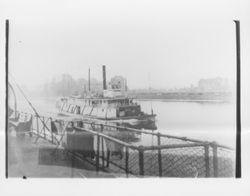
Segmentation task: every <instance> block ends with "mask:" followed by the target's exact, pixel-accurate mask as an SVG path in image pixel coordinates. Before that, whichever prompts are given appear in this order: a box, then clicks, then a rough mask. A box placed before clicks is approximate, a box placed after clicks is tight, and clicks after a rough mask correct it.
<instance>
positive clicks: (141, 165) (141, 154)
mask: <svg viewBox="0 0 250 196" xmlns="http://www.w3.org/2000/svg"><path fill="white" fill-rule="evenodd" d="M138 150H139V170H140V175H141V176H143V175H144V149H143V146H139V149H138Z"/></svg>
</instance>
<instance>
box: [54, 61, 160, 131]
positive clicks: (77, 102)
mask: <svg viewBox="0 0 250 196" xmlns="http://www.w3.org/2000/svg"><path fill="white" fill-rule="evenodd" d="M102 69H103V89H102V92H101V93H92V92H91V90H90V71H89V82H88V84H89V90H88V93H85V94H83V95H78V96H70V97H61V98H59V99H58V100H57V102H56V107H57V109H58V111H59V114H61V115H70V116H72V115H73V116H77V117H79V118H81V119H84V120H93V121H105V122H110V123H116V124H118V125H127V126H130V127H134V128H144V129H156V125H155V120H156V114H154V113H153V110H151V114H147V113H145V112H143V111H142V110H141V106H140V104H139V103H137V102H136V100H135V98H133V97H129V96H128V93H127V82H126V79H124V78H123V77H121V76H116V77H113V78H112V79H111V81H110V83H109V87H108V86H107V84H106V68H105V66H103V67H102Z"/></svg>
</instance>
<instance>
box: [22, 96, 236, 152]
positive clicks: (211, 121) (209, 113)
mask: <svg viewBox="0 0 250 196" xmlns="http://www.w3.org/2000/svg"><path fill="white" fill-rule="evenodd" d="M19 100H20V99H19ZM30 101H31V102H32V103H33V105H34V106H35V107H36V108H37V110H38V111H39V112H40V113H42V114H44V115H55V114H56V112H57V111H56V109H55V99H37V98H31V100H30ZM137 102H138V103H140V104H141V107H142V110H143V111H145V112H147V113H151V101H137ZM152 108H153V111H154V113H155V114H157V122H156V125H157V127H158V130H156V131H159V132H161V133H166V134H172V135H177V136H185V137H190V138H196V139H202V140H207V141H216V142H218V143H220V144H224V145H228V146H231V147H234V145H235V103H214V102H203V103H202V102H169V101H152ZM18 109H19V110H25V111H31V109H30V107H29V106H28V104H27V103H26V102H25V101H24V100H23V101H19V103H18ZM142 140H143V143H146V144H149V143H150V142H152V141H150V138H143V139H142Z"/></svg>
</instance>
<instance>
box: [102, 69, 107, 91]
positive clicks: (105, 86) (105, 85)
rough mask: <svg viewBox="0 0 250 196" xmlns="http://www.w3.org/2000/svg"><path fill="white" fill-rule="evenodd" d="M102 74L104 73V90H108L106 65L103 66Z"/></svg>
mask: <svg viewBox="0 0 250 196" xmlns="http://www.w3.org/2000/svg"><path fill="white" fill-rule="evenodd" d="M102 75H103V90H106V89H107V84H106V67H105V65H103V66H102Z"/></svg>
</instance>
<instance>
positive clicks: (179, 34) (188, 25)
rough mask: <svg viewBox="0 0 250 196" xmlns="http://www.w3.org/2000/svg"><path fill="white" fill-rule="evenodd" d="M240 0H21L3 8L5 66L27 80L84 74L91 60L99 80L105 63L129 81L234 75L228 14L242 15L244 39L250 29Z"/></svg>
mask: <svg viewBox="0 0 250 196" xmlns="http://www.w3.org/2000/svg"><path fill="white" fill-rule="evenodd" d="M27 2H29V1H27ZM241 2H242V3H241V4H236V1H230V2H229V1H195V0H193V1H174V2H172V1H171V2H166V1H104V2H103V1H84V2H83V3H79V2H75V1H72V2H66V1H56V2H55V1H53V3H52V4H51V3H50V5H51V7H50V8H47V7H46V5H47V2H46V1H45V3H44V2H43V1H38V2H36V3H32V2H29V3H31V5H30V6H31V7H32V9H29V8H28V7H25V4H24V3H23V2H22V3H20V5H19V6H16V7H13V6H12V7H11V9H4V12H5V14H6V17H7V16H8V14H11V16H12V17H10V18H9V19H10V51H9V53H10V54H9V55H10V57H9V59H10V60H9V67H10V72H11V74H12V75H13V76H14V77H15V78H16V80H17V81H18V82H19V83H20V84H23V85H26V86H28V87H34V86H37V85H41V84H42V83H45V82H47V81H48V80H50V79H51V78H52V77H54V76H57V75H61V74H63V73H68V74H70V75H72V76H73V77H74V78H81V77H83V78H87V73H88V68H89V67H90V68H91V75H92V77H94V78H96V79H98V80H101V79H102V72H101V66H102V65H106V66H107V79H108V80H109V79H110V78H111V77H112V76H115V75H122V76H124V77H126V78H127V81H128V86H129V87H130V88H148V87H149V85H150V86H151V87H152V88H165V89H166V88H180V87H188V86H190V85H191V84H197V82H198V80H199V79H201V78H214V77H226V78H230V79H232V80H234V78H235V58H236V57H235V26H234V23H233V19H235V18H236V19H238V18H239V19H241V25H242V31H241V33H242V40H243V41H246V39H247V38H246V35H247V32H249V30H250V27H249V24H250V15H249V12H248V10H247V7H249V5H250V3H249V2H248V1H241ZM26 5H27V4H26ZM227 5H228V6H227ZM229 5H230V6H229ZM6 10H7V11H6ZM20 13H22V14H20ZM30 16H32V17H30ZM7 18H8V17H7ZM245 49H246V46H244V45H243V46H242V59H244V60H245V61H246V60H248V59H249V57H248V56H247V53H246V52H245ZM149 78H150V79H149ZM149 80H150V81H149ZM149 83H150V84H149Z"/></svg>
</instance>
